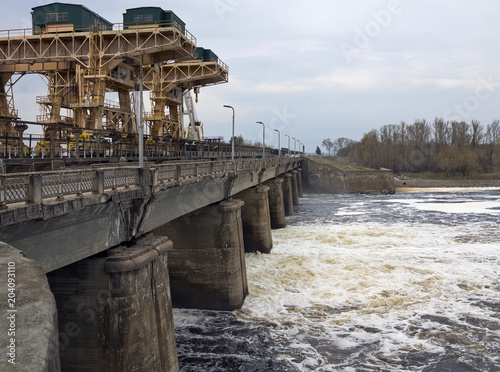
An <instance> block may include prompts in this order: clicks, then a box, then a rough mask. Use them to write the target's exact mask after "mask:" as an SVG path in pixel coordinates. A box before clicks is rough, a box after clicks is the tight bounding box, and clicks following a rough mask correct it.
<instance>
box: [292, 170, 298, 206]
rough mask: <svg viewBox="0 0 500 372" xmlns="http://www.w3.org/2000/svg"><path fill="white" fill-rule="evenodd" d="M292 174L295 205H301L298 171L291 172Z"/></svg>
mask: <svg viewBox="0 0 500 372" xmlns="http://www.w3.org/2000/svg"><path fill="white" fill-rule="evenodd" d="M290 173H291V174H292V197H293V205H299V203H300V202H299V186H298V182H297V171H296V170H293V171H291V172H290Z"/></svg>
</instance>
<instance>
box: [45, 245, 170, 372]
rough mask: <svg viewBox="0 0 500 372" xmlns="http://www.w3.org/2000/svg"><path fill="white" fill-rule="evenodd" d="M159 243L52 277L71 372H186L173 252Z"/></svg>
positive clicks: (118, 251) (65, 363) (122, 250)
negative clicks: (172, 286) (176, 319)
mask: <svg viewBox="0 0 500 372" xmlns="http://www.w3.org/2000/svg"><path fill="white" fill-rule="evenodd" d="M171 248H172V242H171V241H169V240H168V238H166V237H153V238H149V239H145V240H144V241H142V242H139V244H138V245H136V246H133V247H130V248H126V247H118V248H114V249H112V250H111V251H110V253H109V256H108V257H105V256H102V257H100V256H94V257H91V258H87V259H85V260H82V261H79V262H76V263H74V264H72V265H69V266H66V267H63V268H61V269H58V270H56V271H53V272H51V273H49V274H47V276H48V278H49V283H50V286H51V290H52V293H54V296H55V298H56V303H57V308H58V322H59V340H60V341H59V342H60V355H61V367H62V370H64V371H70V370H78V371H79V370H85V371H102V372H104V371H178V370H179V366H178V361H177V349H176V345H175V338H174V328H173V315H172V305H171V299H170V290H169V276H168V265H167V254H166V253H167V251H168V250H170V249H171Z"/></svg>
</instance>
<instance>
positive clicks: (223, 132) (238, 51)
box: [0, 0, 500, 152]
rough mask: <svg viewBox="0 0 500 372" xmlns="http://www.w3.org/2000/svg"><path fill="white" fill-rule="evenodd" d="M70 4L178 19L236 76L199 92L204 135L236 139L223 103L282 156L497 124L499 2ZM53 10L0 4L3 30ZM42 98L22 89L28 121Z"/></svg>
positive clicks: (26, 86)
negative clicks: (391, 134) (436, 126)
mask: <svg viewBox="0 0 500 372" xmlns="http://www.w3.org/2000/svg"><path fill="white" fill-rule="evenodd" d="M64 2H66V3H74V4H83V5H85V6H86V7H87V8H89V9H91V10H93V11H94V12H96V13H98V14H99V15H101V16H102V17H104V18H106V19H107V20H108V21H110V22H113V23H121V22H122V13H124V12H125V10H126V9H128V8H134V7H138V6H158V7H161V8H163V9H165V10H172V11H173V12H174V13H176V14H177V15H178V16H179V17H180V18H181V19H182V20H183V21H184V22H185V23H186V29H187V30H188V31H190V32H191V33H192V34H193V35H194V36H195V37H196V39H197V45H198V46H200V47H204V48H207V49H212V51H213V52H215V53H216V54H217V55H218V56H219V58H220V59H221V60H222V61H224V62H225V63H226V64H227V65H228V66H229V82H228V83H226V84H220V85H216V86H211V87H204V88H202V89H201V92H200V95H199V101H198V103H197V104H196V110H197V114H198V118H199V120H201V121H202V122H203V123H204V131H205V136H206V137H217V136H223V137H224V138H225V139H226V140H229V139H230V137H231V119H232V112H231V110H229V109H227V108H223V105H231V106H233V107H234V109H235V134H236V135H240V134H241V135H242V136H243V137H244V138H245V139H248V140H252V141H260V142H262V139H263V132H262V129H263V127H262V125H260V124H257V123H256V122H257V121H262V122H264V124H265V130H266V133H265V134H266V140H265V142H266V145H269V146H275V147H277V145H278V136H277V133H278V132H276V131H274V129H277V130H279V131H280V133H281V145H282V147H288V137H285V135H288V136H289V137H290V138H295V139H296V140H298V141H299V142H300V143H302V144H304V145H305V146H306V151H307V152H314V151H315V149H316V146H321V142H322V140H323V139H325V138H331V139H332V140H334V139H336V138H339V137H347V138H350V139H353V140H356V141H358V140H360V139H361V138H362V136H363V134H364V133H367V132H369V131H370V130H372V129H378V128H380V127H381V126H383V125H386V124H398V123H400V122H401V121H405V122H406V123H409V124H411V123H413V122H414V121H415V120H417V119H426V120H427V121H430V122H432V121H433V120H434V118H436V117H442V118H444V119H445V120H464V121H466V122H470V121H471V120H479V121H480V122H481V124H483V125H484V126H486V125H487V124H489V123H491V122H492V121H493V120H495V119H500V112H499V110H498V102H499V98H500V63H499V61H500V48H498V42H499V41H498V38H499V36H500V22H498V18H499V16H500V2H498V0H478V1H474V2H472V1H470V0H432V1H431V0H350V1H346V0H342V1H339V0H328V1H327V0H309V1H304V0H266V1H263V0H203V1H202V0H190V1H186V0H182V1H181V0H172V1H155V0H150V1H148V2H141V3H140V4H139V2H137V1H130V0H122V1H115V0H108V1H106V2H104V1H96V0H87V1H72V0H68V1H64ZM49 3H51V1H32V0H23V1H22V2H7V3H6V4H3V5H2V8H3V11H2V13H1V16H0V18H1V19H2V25H1V26H0V28H1V29H4V30H5V29H16V28H30V27H31V14H30V12H31V8H33V7H35V6H39V5H44V4H49ZM37 95H46V87H45V85H44V83H43V82H42V81H41V79H40V78H39V77H36V76H26V77H23V78H22V79H21V80H20V81H19V82H18V83H16V86H15V87H14V96H15V105H16V109H18V110H19V115H20V116H21V118H22V119H25V120H34V119H35V117H36V115H37V114H39V112H38V111H39V108H38V107H37V104H36V96H37ZM296 145H297V146H298V142H296ZM290 147H291V148H292V149H293V148H294V144H293V140H292V143H291V144H290ZM297 149H298V147H297ZM322 150H323V151H325V149H324V148H322Z"/></svg>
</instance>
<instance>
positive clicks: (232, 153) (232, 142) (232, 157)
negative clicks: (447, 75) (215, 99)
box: [223, 105, 234, 161]
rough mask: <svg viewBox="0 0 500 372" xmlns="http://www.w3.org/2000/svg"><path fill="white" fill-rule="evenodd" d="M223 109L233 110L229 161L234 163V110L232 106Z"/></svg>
mask: <svg viewBox="0 0 500 372" xmlns="http://www.w3.org/2000/svg"><path fill="white" fill-rule="evenodd" d="M223 107H226V108H230V109H231V110H233V131H232V136H231V161H234V108H233V106H229V105H224V106H223Z"/></svg>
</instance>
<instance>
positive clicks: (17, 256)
mask: <svg viewBox="0 0 500 372" xmlns="http://www.w3.org/2000/svg"><path fill="white" fill-rule="evenodd" d="M9 268H10V270H9ZM9 273H10V274H11V275H10V276H9ZM0 278H1V282H2V285H1V286H0V298H1V299H2V302H1V303H2V305H1V306H0V307H1V309H2V324H3V327H2V336H1V337H0V349H1V350H2V354H1V356H0V370H1V371H5V372H8V371H26V372H28V371H29V372H42V371H43V372H45V371H51V372H52V371H60V363H59V341H58V329H57V308H56V302H55V300H54V296H53V294H52V292H51V291H50V287H49V283H48V281H47V278H46V276H45V273H44V271H43V269H42V268H41V266H40V265H39V264H38V263H37V262H35V261H33V260H30V259H27V258H24V256H23V254H22V252H21V251H19V250H17V249H15V248H13V247H11V246H10V245H8V244H5V243H3V242H0ZM9 278H10V279H11V280H10V287H9ZM9 288H11V290H10V291H9ZM9 294H10V295H9ZM9 300H11V301H9ZM10 305H12V307H11V306H10ZM9 360H10V361H11V362H9ZM14 363H15V364H14Z"/></svg>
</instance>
